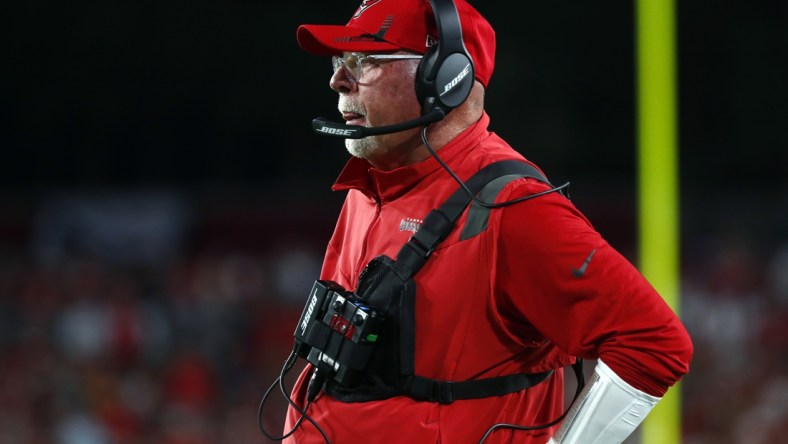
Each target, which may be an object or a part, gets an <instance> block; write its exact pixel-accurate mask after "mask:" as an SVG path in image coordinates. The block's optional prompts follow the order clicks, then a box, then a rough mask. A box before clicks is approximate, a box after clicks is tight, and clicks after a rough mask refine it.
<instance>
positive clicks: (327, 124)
mask: <svg viewBox="0 0 788 444" xmlns="http://www.w3.org/2000/svg"><path fill="white" fill-rule="evenodd" d="M444 117H446V113H444V112H443V110H442V109H439V108H436V109H434V110H432V111H430V112H428V113H427V114H424V115H422V116H420V117H418V118H416V119H413V120H406V121H405V122H400V123H395V124H392V125H384V126H376V127H366V126H361V125H345V124H344V123H339V122H332V121H330V120H326V119H324V118H322V117H318V118H317V119H314V120H312V131H314V132H316V133H317V134H322V135H325V136H338V137H344V138H346V139H363V138H364V137H367V136H376V135H378V134H391V133H398V132H400V131H405V130H408V129H411V128H416V127H418V126H426V125H429V124H430V123H435V122H437V121H439V120H441V119H443V118H444Z"/></svg>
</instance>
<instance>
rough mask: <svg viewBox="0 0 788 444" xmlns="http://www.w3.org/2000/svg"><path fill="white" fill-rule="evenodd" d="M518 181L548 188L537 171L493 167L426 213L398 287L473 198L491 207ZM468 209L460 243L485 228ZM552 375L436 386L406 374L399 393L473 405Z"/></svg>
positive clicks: (511, 163) (401, 257) (513, 164)
mask: <svg viewBox="0 0 788 444" xmlns="http://www.w3.org/2000/svg"><path fill="white" fill-rule="evenodd" d="M520 177H531V178H534V179H537V180H539V181H542V182H544V183H547V184H548V185H549V184H550V182H548V180H547V178H545V177H544V175H543V174H542V173H541V172H540V171H539V170H538V169H536V168H535V167H533V166H531V165H530V164H528V163H525V162H522V161H517V160H507V161H501V162H496V163H493V164H490V165H487V166H486V167H484V168H482V169H481V170H479V171H478V172H477V173H476V174H474V175H473V176H472V177H471V178H470V179H468V181H467V182H466V183H465V185H466V186H467V188H468V190H466V189H464V188H463V187H460V188H459V189H457V191H455V192H454V193H453V194H452V195H451V196H450V197H449V198H448V199H447V200H446V201H445V202H444V203H443V204H442V205H441V206H440V207H438V208H437V209H434V210H432V211H430V212H429V214H427V217H425V218H424V223H422V225H421V227H420V228H419V230H418V231H417V232H416V233H415V234H414V235H413V236H411V238H410V240H408V242H407V243H406V244H405V245H403V247H402V248H401V249H400V251H399V253H398V254H397V260H396V262H395V264H394V267H395V270H396V271H397V273H398V274H399V275H400V277H401V278H402V279H403V281H405V280H407V279H409V278H411V277H412V276H413V275H414V274H415V273H416V272H418V271H419V270H420V269H421V267H422V266H423V265H424V263H425V262H426V261H427V259H428V258H429V257H430V255H431V254H432V252H433V251H435V248H437V246H438V245H439V244H440V243H441V242H442V241H443V240H444V239H445V238H446V236H448V235H449V233H450V232H451V230H452V229H453V228H454V225H455V223H456V222H457V219H459V217H460V215H461V214H462V213H463V211H465V208H466V207H467V206H468V204H470V203H471V201H472V200H473V198H472V197H471V196H472V195H477V194H478V195H479V199H480V200H482V201H483V202H492V201H493V200H494V199H495V196H497V195H498V193H499V192H500V191H501V189H503V187H504V186H506V184H508V183H509V182H511V181H512V180H514V179H517V178H520ZM469 190H470V192H471V193H472V194H471V193H469V192H468V191H469ZM473 205H474V206H473V207H472V208H471V211H470V212H469V215H468V218H469V220H468V222H466V225H465V227H463V232H462V233H461V236H460V237H461V239H463V240H464V239H468V238H470V237H473V236H475V235H476V234H479V233H480V232H481V231H483V230H484V228H485V227H486V226H487V220H488V217H489V210H490V209H489V208H487V207H484V206H481V205H478V204H477V203H476V202H474V204H473ZM411 371H412V370H411ZM552 374H553V370H548V371H545V372H541V373H518V374H513V375H506V376H499V377H493V378H485V379H476V380H470V381H458V382H454V381H439V380H436V379H429V378H424V377H422V376H418V375H414V374H411V375H409V376H408V377H407V379H406V380H405V382H404V386H403V392H404V393H405V394H406V395H408V396H410V397H412V398H414V399H418V400H422V401H431V402H439V403H442V404H449V403H452V402H454V401H455V400H460V399H478V398H486V397H490V396H501V395H505V394H507V393H514V392H518V391H521V390H524V389H526V388H529V387H532V386H534V385H536V384H538V383H540V382H542V381H544V380H545V379H547V378H548V377H550V375H552Z"/></svg>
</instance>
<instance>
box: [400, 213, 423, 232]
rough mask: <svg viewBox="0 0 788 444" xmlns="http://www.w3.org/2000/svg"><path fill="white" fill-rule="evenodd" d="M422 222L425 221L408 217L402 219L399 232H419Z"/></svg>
mask: <svg viewBox="0 0 788 444" xmlns="http://www.w3.org/2000/svg"><path fill="white" fill-rule="evenodd" d="M422 222H423V221H422V220H421V219H414V218H412V217H406V218H405V219H402V220H401V221H400V223H399V231H412V232H414V233H415V232H417V231H419V228H421V224H422Z"/></svg>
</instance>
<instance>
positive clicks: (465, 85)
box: [416, 0, 474, 114]
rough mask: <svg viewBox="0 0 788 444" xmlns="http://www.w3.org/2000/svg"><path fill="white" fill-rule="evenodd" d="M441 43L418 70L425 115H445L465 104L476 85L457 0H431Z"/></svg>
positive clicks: (427, 56) (419, 87) (418, 85)
mask: <svg viewBox="0 0 788 444" xmlns="http://www.w3.org/2000/svg"><path fill="white" fill-rule="evenodd" d="M430 5H431V6H432V11H433V14H434V15H435V22H436V24H437V28H438V43H437V44H436V45H435V46H433V47H431V48H430V49H429V50H427V53H426V54H425V55H424V58H423V59H422V60H421V63H420V64H419V68H418V70H417V71H416V96H417V97H418V99H419V103H421V107H422V114H427V113H429V112H430V111H433V110H434V109H436V108H439V109H441V110H443V112H444V114H448V113H449V111H451V110H453V109H454V108H456V107H458V106H460V105H462V103H463V102H465V99H467V98H468V95H469V94H470V93H471V87H472V86H473V79H474V71H473V60H472V59H471V56H470V55H469V54H468V50H467V49H466V48H465V43H464V42H463V40H462V25H461V24H460V16H459V14H458V13H457V8H456V6H455V5H454V1H453V0H430Z"/></svg>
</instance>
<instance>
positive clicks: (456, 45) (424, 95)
mask: <svg viewBox="0 0 788 444" xmlns="http://www.w3.org/2000/svg"><path fill="white" fill-rule="evenodd" d="M430 5H431V6H432V11H433V14H434V15H435V22H436V24H437V28H438V43H437V44H435V45H433V46H432V47H430V48H429V49H428V50H427V53H426V54H424V57H423V58H422V59H421V62H420V63H419V67H418V69H417V70H416V97H417V98H418V100H419V103H421V105H422V112H421V116H419V117H418V118H416V119H412V120H407V121H405V122H400V123H395V124H392V125H384V126H378V127H365V126H360V125H345V124H344V123H339V122H332V121H329V120H327V119H324V118H322V117H318V118H316V119H314V120H312V130H313V131H314V132H316V133H317V134H322V135H327V136H338V137H344V138H346V139H361V138H364V137H367V136H375V135H379V134H391V133H397V132H400V131H405V130H408V129H412V128H416V127H419V126H427V125H429V124H431V123H435V122H437V121H439V120H441V119H443V118H444V117H446V114H448V113H449V112H450V111H451V110H453V109H454V108H456V107H458V106H460V105H462V104H463V102H465V100H466V99H467V98H468V96H469V95H470V93H471V88H472V87H473V81H474V78H475V76H474V67H473V59H472V58H471V56H470V54H468V50H467V49H466V48H465V42H463V39H462V25H461V24H460V15H459V13H458V12H457V7H456V6H455V5H454V1H453V0H430Z"/></svg>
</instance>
